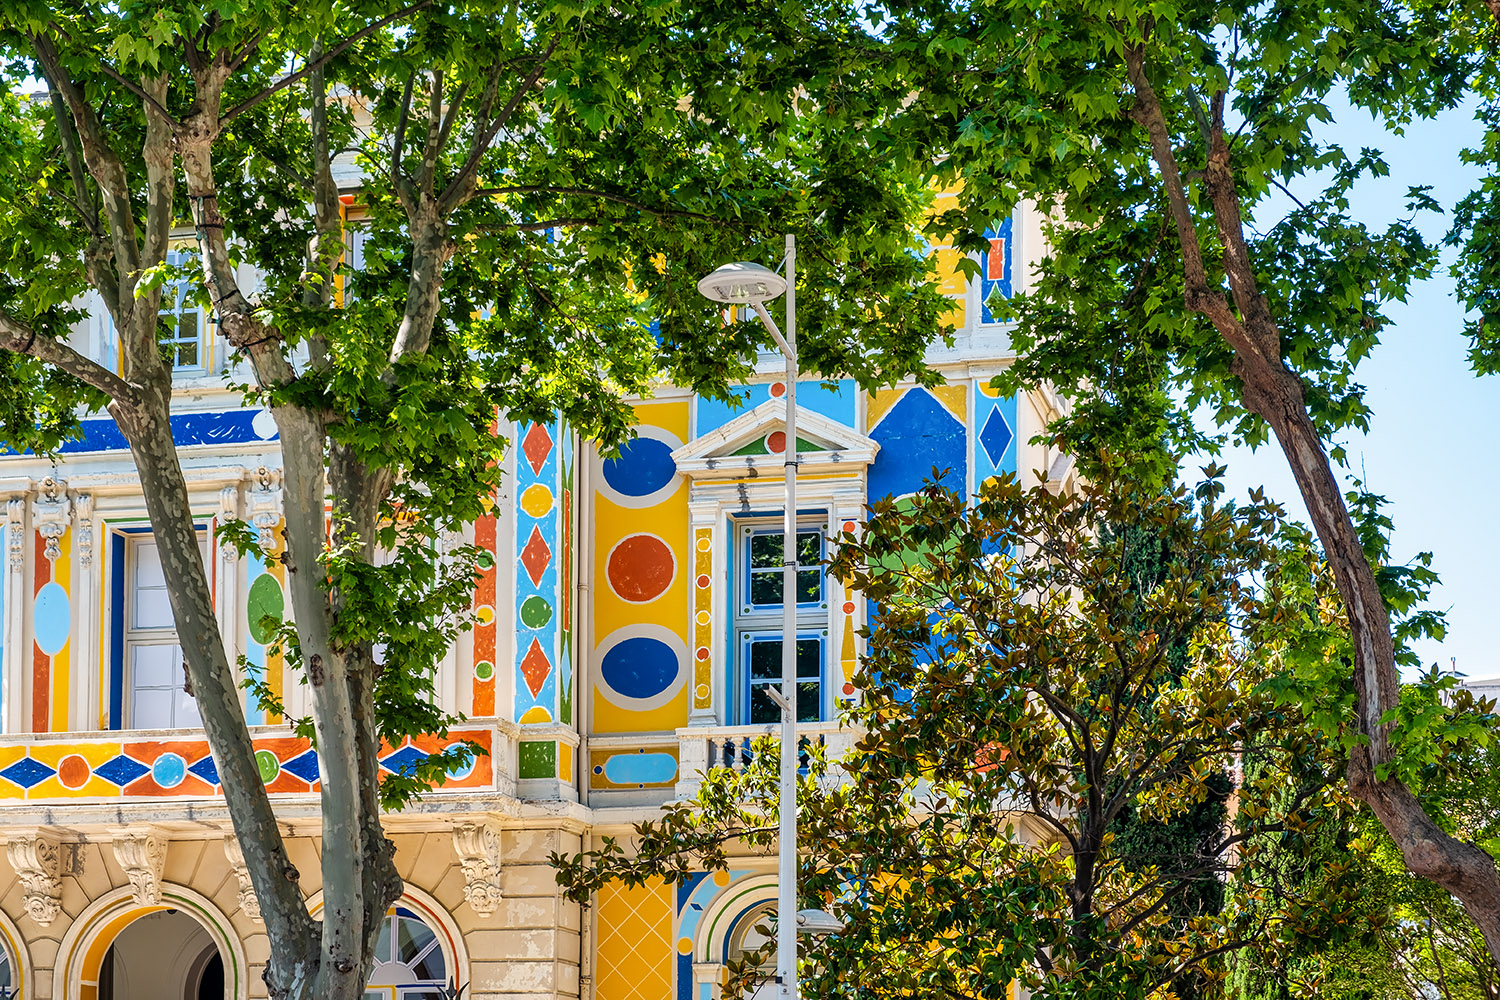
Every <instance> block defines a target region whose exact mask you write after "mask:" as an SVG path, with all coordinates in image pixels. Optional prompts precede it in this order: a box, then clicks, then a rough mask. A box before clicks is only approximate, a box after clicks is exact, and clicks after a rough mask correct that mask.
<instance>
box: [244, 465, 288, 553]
mask: <svg viewBox="0 0 1500 1000" xmlns="http://www.w3.org/2000/svg"><path fill="white" fill-rule="evenodd" d="M252 478H253V479H254V480H255V481H254V483H252V484H251V486H250V488H249V489H248V490H246V491H245V519H246V520H247V521H249V522H250V523H251V524H253V525H255V527H256V529H257V530H258V531H259V533H260V539H259V541H260V547H261V550H262V551H270V550H271V549H272V548H273V547H274V546H275V544H276V534H275V532H276V526H277V525H278V524H280V523H281V470H280V469H268V468H266V467H265V466H264V465H262V466H261V467H260V468H258V469H256V470H255V473H254V475H253V477H252Z"/></svg>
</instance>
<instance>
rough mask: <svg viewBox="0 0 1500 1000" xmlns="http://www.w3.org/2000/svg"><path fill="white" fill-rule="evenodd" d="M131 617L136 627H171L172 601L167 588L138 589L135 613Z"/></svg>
mask: <svg viewBox="0 0 1500 1000" xmlns="http://www.w3.org/2000/svg"><path fill="white" fill-rule="evenodd" d="M131 619H132V620H131V625H132V627H134V628H171V627H172V603H171V601H170V600H169V599H168V598H167V590H166V588H165V587H160V588H155V587H153V588H150V589H146V590H137V591H136V592H135V614H134V615H132V616H131Z"/></svg>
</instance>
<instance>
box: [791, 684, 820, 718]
mask: <svg viewBox="0 0 1500 1000" xmlns="http://www.w3.org/2000/svg"><path fill="white" fill-rule="evenodd" d="M822 690H823V685H822V684H821V683H819V682H818V681H800V682H799V683H798V684H797V721H798V722H818V721H819V720H820V719H821V718H822V716H823V699H822V697H821V692H822Z"/></svg>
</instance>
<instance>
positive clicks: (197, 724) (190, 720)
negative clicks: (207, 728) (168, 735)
mask: <svg viewBox="0 0 1500 1000" xmlns="http://www.w3.org/2000/svg"><path fill="white" fill-rule="evenodd" d="M176 694H177V715H176V716H175V717H174V718H173V719H172V722H173V725H174V728H177V729H202V728H203V716H202V715H200V714H199V712H198V700H197V699H196V698H194V697H193V696H192V695H190V694H188V693H187V692H186V691H184V690H182V688H180V687H179V688H178V689H177V692H176Z"/></svg>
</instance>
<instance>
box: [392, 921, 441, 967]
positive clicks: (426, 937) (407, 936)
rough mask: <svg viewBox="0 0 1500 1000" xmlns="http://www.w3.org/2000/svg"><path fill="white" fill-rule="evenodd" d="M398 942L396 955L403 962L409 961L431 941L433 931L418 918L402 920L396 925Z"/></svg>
mask: <svg viewBox="0 0 1500 1000" xmlns="http://www.w3.org/2000/svg"><path fill="white" fill-rule="evenodd" d="M397 933H398V934H399V944H398V945H397V952H396V956H397V957H398V958H400V959H401V961H403V962H410V961H412V959H414V958H416V956H417V954H418V953H419V952H421V951H422V949H424V948H426V947H427V945H428V944H430V943H431V942H432V938H433V933H432V931H431V930H429V929H428V928H427V925H426V924H424V923H422V922H421V921H418V920H402V921H400V922H399V925H398V927H397Z"/></svg>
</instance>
